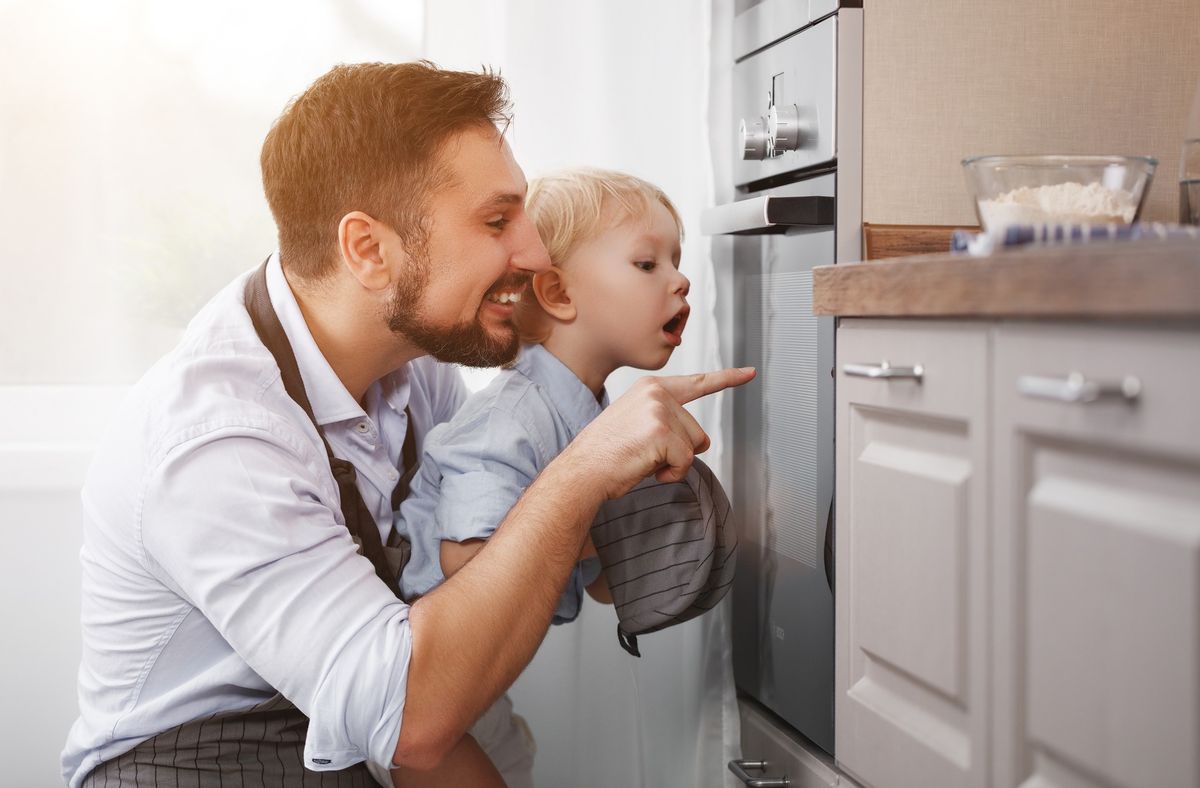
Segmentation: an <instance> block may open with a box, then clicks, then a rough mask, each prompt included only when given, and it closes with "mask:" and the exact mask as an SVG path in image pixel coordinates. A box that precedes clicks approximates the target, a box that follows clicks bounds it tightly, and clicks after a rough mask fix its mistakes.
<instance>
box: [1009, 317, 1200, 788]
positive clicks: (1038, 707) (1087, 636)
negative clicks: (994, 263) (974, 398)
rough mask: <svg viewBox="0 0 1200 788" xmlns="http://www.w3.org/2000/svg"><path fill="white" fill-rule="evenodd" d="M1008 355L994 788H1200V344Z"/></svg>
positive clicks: (1095, 341)
mask: <svg viewBox="0 0 1200 788" xmlns="http://www.w3.org/2000/svg"><path fill="white" fill-rule="evenodd" d="M993 347H994V356H995V367H994V368H995V382H996V387H995V404H994V408H993V419H994V425H995V426H994V428H993V435H994V436H995V455H994V456H995V460H996V461H995V467H994V471H995V473H994V476H993V479H994V488H993V496H994V502H995V507H994V511H995V517H994V520H993V536H994V538H993V545H994V549H993V560H994V563H993V566H994V571H995V578H994V588H995V607H994V610H995V618H994V630H993V631H994V642H995V651H994V653H995V661H994V671H995V675H994V684H993V686H994V688H995V692H994V696H995V707H996V708H995V711H996V714H995V720H996V730H995V742H996V749H995V755H996V758H995V774H996V785H998V786H1009V785H1012V786H1015V785H1025V784H1037V785H1072V786H1100V785H1105V786H1107V785H1119V786H1139V787H1140V786H1183V785H1200V407H1198V406H1200V342H1197V333H1196V332H1195V331H1194V330H1193V331H1183V330H1175V329H1171V328H1161V329H1155V328H1149V327H1134V326H1126V327H1112V326H1108V327H1099V326H1036V325H1013V326H1006V325H1001V326H999V327H998V328H997V329H996V331H995V335H994V346H993ZM1072 372H1075V373H1081V374H1082V375H1084V376H1086V378H1087V379H1088V380H1089V381H1090V382H1092V383H1094V384H1104V385H1110V386H1113V387H1114V389H1113V391H1112V393H1110V394H1107V395H1104V396H1100V397H1098V398H1097V399H1095V400H1094V401H1091V402H1086V401H1082V399H1081V395H1080V394H1077V393H1075V392H1076V391H1078V389H1071V388H1068V387H1065V386H1064V385H1063V383H1064V382H1065V381H1066V376H1067V375H1068V374H1069V373H1072ZM1134 380H1136V383H1134V382H1133V381H1134ZM1122 383H1124V384H1125V387H1126V389H1127V391H1124V392H1122V391H1120V390H1118V389H1119V387H1120V385H1121V384H1122ZM1132 394H1136V398H1129V397H1128V396H1127V395H1132ZM1071 399H1076V400H1077V401H1064V400H1071Z"/></svg>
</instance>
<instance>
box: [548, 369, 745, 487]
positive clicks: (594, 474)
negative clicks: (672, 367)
mask: <svg viewBox="0 0 1200 788" xmlns="http://www.w3.org/2000/svg"><path fill="white" fill-rule="evenodd" d="M754 375H755V370H754V368H753V367H744V368H742V369H723V370H719V371H716V372H704V373H700V374H697V375H677V376H672V377H644V378H642V379H641V380H639V381H638V382H637V383H635V384H634V385H633V387H632V388H631V389H630V390H629V391H628V392H626V393H625V395H624V396H622V397H620V398H619V399H618V400H617V401H616V402H614V403H613V404H612V405H611V406H610V407H609V408H608V409H607V410H605V411H604V412H603V413H601V414H600V415H599V416H598V417H597V418H596V419H595V420H594V421H592V423H591V424H589V425H588V426H587V427H586V428H584V430H583V431H582V432H580V433H579V435H578V436H577V437H576V438H575V440H574V441H573V442H572V443H571V444H570V446H568V447H567V449H566V450H565V451H563V453H562V455H560V459H562V460H564V461H566V462H567V463H571V466H572V468H573V469H574V471H575V473H576V474H577V475H578V476H577V483H579V484H594V485H597V486H598V492H599V493H600V494H601V495H603V496H604V498H607V499H611V498H619V497H620V496H622V495H624V494H625V493H626V492H628V491H629V490H630V489H632V488H633V486H634V485H636V484H637V483H638V482H640V481H641V480H642V479H645V478H646V477H647V476H649V475H650V474H654V476H655V478H656V479H658V480H659V481H663V482H668V481H679V480H680V479H682V478H683V477H684V476H685V475H686V474H687V472H688V469H689V468H690V467H691V466H692V459H693V458H694V457H695V455H696V454H698V453H699V452H702V451H704V450H705V449H707V448H708V446H709V440H708V435H707V434H705V432H704V430H703V429H701V428H700V425H699V424H698V423H697V422H696V419H695V418H693V417H692V414H690V413H688V412H687V411H686V410H684V409H683V405H684V404H685V403H687V402H691V401H692V400H694V399H698V398H700V397H704V396H707V395H709V394H714V393H716V392H718V391H721V390H723V389H726V388H729V387H731V386H740V385H742V384H743V383H746V382H748V381H750V380H751V379H753V378H754ZM556 464H557V463H556ZM560 467H561V465H560ZM564 470H565V469H564Z"/></svg>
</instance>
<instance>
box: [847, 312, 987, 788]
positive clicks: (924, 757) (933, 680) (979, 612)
mask: <svg viewBox="0 0 1200 788" xmlns="http://www.w3.org/2000/svg"><path fill="white" fill-rule="evenodd" d="M988 341H989V340H988V333H987V329H986V328H985V327H982V326H980V325H977V324H970V323H950V322H934V321H928V322H926V321H907V320H906V321H898V320H892V321H843V322H842V325H841V327H840V328H839V330H838V336H837V345H838V347H837V357H838V365H837V485H838V489H837V524H836V534H837V536H836V551H837V552H836V587H837V596H836V606H837V613H836V622H837V639H836V640H837V681H836V685H837V696H836V727H837V738H836V751H835V754H836V756H837V760H838V762H839V765H841V766H842V767H843V768H844V769H845V770H847V771H848V772H850V773H851V774H853V775H854V776H855V777H856V778H858V779H860V780H862V781H863V782H865V783H867V784H869V785H872V786H876V787H877V788H904V786H911V787H912V788H931V787H932V786H982V785H985V784H986V782H987V778H988V765H987V762H986V755H985V753H986V745H987V739H988V733H987V714H988V708H987V706H988V704H987V686H988V682H987V677H986V675H985V670H986V661H987V660H986V658H987V649H988V629H987V609H988V608H987V596H986V594H987V588H988V575H987V559H988V554H987V547H988V545H987V538H988V534H987V516H988V506H987V495H986V492H987V489H986V486H987V484H988V460H987V428H988V419H987V414H988V408H989V401H988V392H989V386H988V371H989V365H988ZM884 361H886V362H888V363H889V364H890V365H891V367H892V368H893V371H894V369H895V368H896V367H901V366H915V365H920V366H921V367H922V377H921V380H920V381H916V380H912V379H905V378H888V377H876V378H871V377H855V376H851V375H849V374H848V373H847V369H848V367H847V365H848V364H863V365H879V364H881V363H882V362H884ZM866 371H869V367H868V368H867V369H863V370H860V372H866Z"/></svg>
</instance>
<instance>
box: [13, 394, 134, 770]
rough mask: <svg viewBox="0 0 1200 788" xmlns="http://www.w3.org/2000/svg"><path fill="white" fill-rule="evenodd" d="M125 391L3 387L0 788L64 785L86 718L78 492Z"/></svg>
mask: <svg viewBox="0 0 1200 788" xmlns="http://www.w3.org/2000/svg"><path fill="white" fill-rule="evenodd" d="M123 392H124V388H123V387H115V386H0V529H3V542H2V543H3V545H4V550H3V551H0V609H2V610H3V611H4V644H5V645H4V648H3V651H2V652H0V698H3V706H2V709H3V712H2V713H0V763H2V764H3V767H2V773H3V777H0V784H2V785H6V786H9V785H10V786H14V787H15V786H21V788H40V786H53V785H61V784H62V777H61V775H60V770H59V766H58V756H59V753H60V752H61V750H62V746H63V742H64V741H65V740H66V737H67V729H68V728H69V727H70V725H71V722H72V721H73V720H74V719H75V717H76V714H77V713H78V706H77V704H76V701H75V672H76V670H77V669H78V667H79V648H80V635H79V547H80V544H81V538H80V504H79V488H80V486H81V484H82V483H83V475H84V472H85V471H86V469H87V464H88V461H89V458H90V455H91V452H92V450H93V448H94V446H95V444H96V441H97V440H98V438H99V434H100V432H101V430H102V428H103V425H104V423H105V422H106V421H107V419H108V417H109V415H110V414H111V413H112V412H113V410H114V408H115V406H116V404H117V402H118V401H119V399H120V397H121V395H122V394H123Z"/></svg>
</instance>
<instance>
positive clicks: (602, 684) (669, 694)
mask: <svg viewBox="0 0 1200 788" xmlns="http://www.w3.org/2000/svg"><path fill="white" fill-rule="evenodd" d="M718 13H720V12H718ZM709 31H710V10H709V6H708V3H706V2H701V1H700V0H661V1H660V2H653V3H646V2H637V1H635V0H607V1H602V0H572V2H552V1H551V0H540V1H539V0H508V1H507V2H488V3H478V2H472V1H471V0H436V1H435V2H429V3H427V6H426V21H425V32H426V38H425V55H426V57H428V58H430V59H431V60H433V61H434V62H436V63H438V64H439V65H442V66H446V67H454V68H477V67H478V66H480V65H481V64H487V65H490V66H493V67H496V68H499V69H500V70H501V72H502V73H503V75H504V76H505V78H506V79H507V80H508V82H509V85H510V87H511V90H512V95H513V100H514V105H515V121H514V124H513V127H512V130H511V132H510V141H511V143H512V145H513V149H514V152H515V154H516V157H517V161H518V162H519V163H520V164H521V165H522V167H523V168H524V169H525V173H526V175H527V176H529V177H533V176H536V175H537V174H538V173H541V172H545V171H547V170H550V169H553V168H556V167H561V166H568V165H575V164H593V165H598V166H604V167H613V168H616V169H620V170H626V171H629V172H632V173H634V174H636V175H638V176H641V177H643V178H646V179H648V180H650V181H652V182H654V183H656V184H658V185H659V186H661V187H662V188H663V189H664V190H665V191H666V192H667V194H668V195H670V197H671V199H672V200H673V201H674V202H675V203H676V205H677V206H678V207H679V209H680V212H681V214H682V216H683V219H684V222H685V225H686V232H687V238H686V239H685V242H684V246H683V262H682V266H681V267H682V269H683V270H684V272H685V273H686V274H687V275H688V277H689V278H690V279H691V281H692V291H691V296H690V301H691V302H692V304H693V307H694V308H695V310H696V311H695V312H694V313H693V317H692V320H691V321H690V322H689V323H688V328H687V333H686V335H685V337H684V343H683V346H682V347H681V348H680V349H679V350H677V351H676V352H675V354H674V357H673V358H672V359H671V362H670V364H669V365H668V366H667V368H666V370H665V372H667V373H672V372H695V371H700V370H705V369H715V368H717V367H719V366H720V365H721V354H720V348H719V341H718V334H717V329H716V322H715V319H714V317H715V310H716V309H717V300H718V299H717V288H716V287H715V286H714V267H713V264H712V257H711V254H710V244H709V240H708V239H706V238H704V237H702V236H701V235H700V234H699V216H700V212H701V210H702V209H703V208H704V207H706V206H707V205H711V204H712V202H713V196H714V189H715V188H716V186H715V184H714V174H713V170H712V168H711V164H710V154H709V148H710V145H709V135H708V129H709V119H708V107H709V68H710V58H709V51H710V41H709V35H710V32H709ZM718 68H723V69H724V70H725V71H728V68H729V65H728V64H727V63H721V64H720V65H719V66H718ZM639 374H644V373H639V372H637V371H633V370H623V371H620V372H618V373H617V374H616V375H615V376H614V378H613V379H612V380H611V381H610V390H611V392H612V394H614V395H616V394H619V393H620V392H621V391H623V390H624V389H625V388H626V387H627V386H628V385H629V384H630V383H631V382H632V381H633V380H635V379H636V377H637V376H638V375H639ZM476 382H478V379H476ZM721 410H722V400H721V398H720V397H713V398H709V399H707V400H704V401H702V402H700V403H697V404H696V406H695V407H694V409H693V412H694V413H695V414H696V415H697V417H698V419H699V420H700V422H701V423H702V424H703V425H704V426H705V428H706V429H707V430H708V431H709V432H710V434H711V435H712V436H713V438H714V446H713V448H712V449H711V450H710V451H709V453H708V455H707V456H706V459H707V460H708V461H709V463H710V464H711V465H712V466H713V467H714V468H715V469H717V470H718V472H720V471H721V469H722V467H723V451H722V448H723V440H722V432H721V423H722V419H721ZM726 478H728V476H726ZM640 645H641V650H642V654H643V656H642V658H641V659H635V658H633V657H631V656H629V655H628V654H626V653H625V652H624V651H622V650H621V649H620V647H619V646H618V645H617V639H616V616H615V614H614V613H613V611H612V610H611V608H606V607H602V606H600V605H596V604H593V603H591V602H590V600H589V601H588V603H587V604H586V606H585V609H584V611H583V614H582V615H581V616H580V618H579V620H577V621H576V622H574V623H573V624H570V625H567V626H562V627H556V628H553V629H552V630H551V632H550V634H549V635H548V636H547V638H546V640H545V642H544V643H543V644H542V647H541V650H540V651H539V652H538V655H537V657H536V658H535V659H534V661H533V663H532V664H531V665H530V666H529V668H528V669H527V670H526V671H525V673H524V675H522V677H521V678H520V679H519V680H518V681H517V683H516V685H515V686H514V688H513V690H512V693H511V694H512V697H513V701H514V704H515V706H516V710H517V712H518V713H520V714H522V715H523V716H525V717H526V718H527V719H528V720H529V722H530V725H531V727H532V728H533V731H534V734H535V736H536V738H537V740H538V756H537V761H536V766H535V768H534V776H535V780H536V782H537V784H539V785H542V786H557V785H564V786H566V785H569V786H621V787H622V788H651V787H652V786H666V787H667V788H674V787H675V786H679V787H680V788H684V787H687V788H691V786H723V785H726V784H729V785H734V784H736V782H728V783H727V779H728V780H729V781H732V780H733V778H732V776H731V775H729V773H728V771H727V769H726V768H725V764H726V762H727V761H728V760H729V759H730V758H732V757H735V756H736V755H737V753H738V750H739V747H738V738H739V726H738V720H737V711H736V699H735V696H734V690H733V680H732V674H731V668H730V639H729V611H728V606H727V605H722V606H721V607H720V608H718V609H717V610H715V611H713V612H712V613H710V614H708V615H707V616H704V617H702V618H700V619H697V620H694V621H692V622H688V623H687V624H684V625H681V626H677V627H675V628H672V629H668V630H664V631H662V632H658V633H655V634H652V635H648V636H646V637H644V638H641V639H640Z"/></svg>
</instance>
